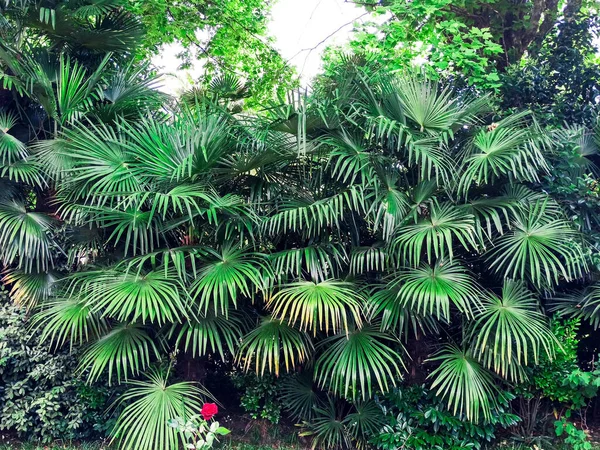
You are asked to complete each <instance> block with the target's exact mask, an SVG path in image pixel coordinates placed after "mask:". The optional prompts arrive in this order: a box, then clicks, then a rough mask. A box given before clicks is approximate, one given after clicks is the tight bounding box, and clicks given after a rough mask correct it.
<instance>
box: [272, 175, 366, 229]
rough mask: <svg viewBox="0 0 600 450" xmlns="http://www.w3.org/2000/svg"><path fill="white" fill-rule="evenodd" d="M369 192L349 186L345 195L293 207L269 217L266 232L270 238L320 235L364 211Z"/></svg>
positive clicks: (292, 205)
mask: <svg viewBox="0 0 600 450" xmlns="http://www.w3.org/2000/svg"><path fill="white" fill-rule="evenodd" d="M365 196H366V192H364V190H363V189H362V188H361V187H360V186H358V185H355V186H350V187H349V188H348V189H346V190H344V191H343V192H341V193H339V194H336V195H333V196H331V197H328V198H325V199H321V200H317V201H314V202H311V203H306V202H303V203H301V202H294V203H290V204H288V205H286V206H285V208H283V210H282V211H279V212H277V213H275V214H274V215H272V216H271V217H269V218H268V219H267V220H266V222H265V224H264V228H265V231H267V232H268V233H269V234H271V235H276V234H280V233H284V232H287V231H298V232H303V233H305V234H308V235H314V234H317V233H318V232H319V231H320V230H322V229H323V227H327V226H330V227H333V226H335V227H338V228H339V226H340V222H342V221H343V220H344V215H345V214H346V212H348V211H364V210H365V209H366V207H365Z"/></svg>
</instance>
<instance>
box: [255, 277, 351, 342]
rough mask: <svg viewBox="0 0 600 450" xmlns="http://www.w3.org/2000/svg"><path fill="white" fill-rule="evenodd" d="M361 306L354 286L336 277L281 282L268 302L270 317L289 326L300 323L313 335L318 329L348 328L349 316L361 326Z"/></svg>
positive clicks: (327, 330)
mask: <svg viewBox="0 0 600 450" xmlns="http://www.w3.org/2000/svg"><path fill="white" fill-rule="evenodd" d="M361 305H362V298H361V296H360V294H358V293H357V292H356V287H355V286H353V285H352V284H351V283H345V282H341V281H335V280H325V281H321V282H319V283H315V282H313V281H299V282H296V283H290V284H286V285H283V286H281V287H280V288H279V290H278V291H277V292H276V293H275V294H274V295H273V296H272V297H271V298H270V299H269V301H268V303H267V307H268V308H271V309H272V311H273V317H275V318H276V319H280V320H285V321H287V322H288V323H290V324H291V325H292V326H294V325H296V324H297V323H299V325H300V330H303V331H312V332H313V334H314V335H315V336H316V334H317V331H319V330H321V331H325V332H326V333H329V330H330V329H331V330H332V331H333V332H337V331H339V330H342V329H343V330H346V331H347V330H348V327H349V325H351V322H350V320H349V319H351V320H352V321H354V323H355V324H356V325H357V326H360V325H361V323H362V320H361V317H360V308H361Z"/></svg>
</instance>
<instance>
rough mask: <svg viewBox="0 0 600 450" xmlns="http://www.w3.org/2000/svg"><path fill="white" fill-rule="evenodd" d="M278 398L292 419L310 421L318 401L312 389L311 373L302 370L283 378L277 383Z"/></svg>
mask: <svg viewBox="0 0 600 450" xmlns="http://www.w3.org/2000/svg"><path fill="white" fill-rule="evenodd" d="M279 399H280V400H281V403H282V404H283V407H284V408H285V410H286V411H287V412H288V413H290V414H291V416H292V417H293V418H294V419H300V420H308V421H310V420H311V418H312V417H313V415H314V413H315V408H318V407H319V403H320V400H319V397H318V395H317V392H315V389H313V378H312V374H311V373H310V372H302V373H296V374H294V375H291V376H288V377H285V378H283V379H282V380H281V381H280V383H279Z"/></svg>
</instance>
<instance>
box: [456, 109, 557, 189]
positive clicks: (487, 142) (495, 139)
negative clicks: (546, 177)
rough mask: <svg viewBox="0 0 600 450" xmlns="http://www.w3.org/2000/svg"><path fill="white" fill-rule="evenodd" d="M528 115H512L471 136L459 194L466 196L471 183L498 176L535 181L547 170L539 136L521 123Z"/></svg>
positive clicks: (483, 181)
mask: <svg viewBox="0 0 600 450" xmlns="http://www.w3.org/2000/svg"><path fill="white" fill-rule="evenodd" d="M528 114H529V113H528V112H524V113H517V114H514V115H513V116H510V117H508V118H506V119H504V120H502V121H500V122H498V123H496V124H494V126H493V127H492V126H490V127H488V128H487V129H483V130H481V131H480V132H479V133H478V134H477V135H476V136H475V139H474V141H473V151H472V152H471V154H470V155H469V156H467V157H466V161H465V164H466V166H467V167H466V169H465V170H464V172H463V174H462V176H461V179H460V183H459V188H458V189H459V191H460V192H461V193H462V194H463V195H465V196H466V195H467V193H468V190H469V188H470V186H471V184H472V183H473V182H474V183H476V185H483V184H488V183H491V182H492V181H494V180H495V179H498V178H501V177H510V178H512V179H515V180H525V181H538V180H539V177H538V173H539V172H547V171H548V170H549V166H548V164H547V163H546V160H545V158H544V140H543V139H540V136H541V133H540V134H538V131H537V130H535V128H532V127H531V126H527V125H526V124H525V122H524V119H525V117H526V116H527V115H528Z"/></svg>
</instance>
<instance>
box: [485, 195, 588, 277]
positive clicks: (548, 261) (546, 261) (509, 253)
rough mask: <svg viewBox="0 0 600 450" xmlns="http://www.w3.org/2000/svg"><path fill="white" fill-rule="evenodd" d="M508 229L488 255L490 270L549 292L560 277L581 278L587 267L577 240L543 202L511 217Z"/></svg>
mask: <svg viewBox="0 0 600 450" xmlns="http://www.w3.org/2000/svg"><path fill="white" fill-rule="evenodd" d="M512 228H513V229H512V230H511V231H510V232H509V233H506V234H504V235H503V236H501V237H500V238H499V239H498V240H497V241H496V242H495V247H494V248H493V249H492V250H491V251H490V252H489V256H488V259H487V260H488V262H489V263H490V268H491V269H494V270H495V271H496V272H498V273H502V274H503V275H504V276H505V277H507V278H520V279H527V280H530V281H531V282H532V283H533V284H534V285H535V286H538V287H542V286H548V287H550V288H551V287H552V286H553V285H555V284H558V282H559V277H561V276H562V277H564V278H565V279H566V280H567V281H570V280H573V279H576V278H580V277H582V276H583V273H584V272H585V270H586V267H587V264H586V261H585V259H584V257H583V250H582V243H581V237H580V236H579V234H578V233H577V232H576V231H575V230H574V229H573V228H572V227H571V225H570V224H569V223H568V222H567V221H566V220H565V219H562V218H556V217H555V216H554V215H553V214H551V213H549V211H548V208H547V203H546V202H537V203H535V204H533V205H530V206H529V208H527V210H526V211H525V212H523V213H522V214H519V215H518V216H517V217H515V219H514V220H513V221H512Z"/></svg>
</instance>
